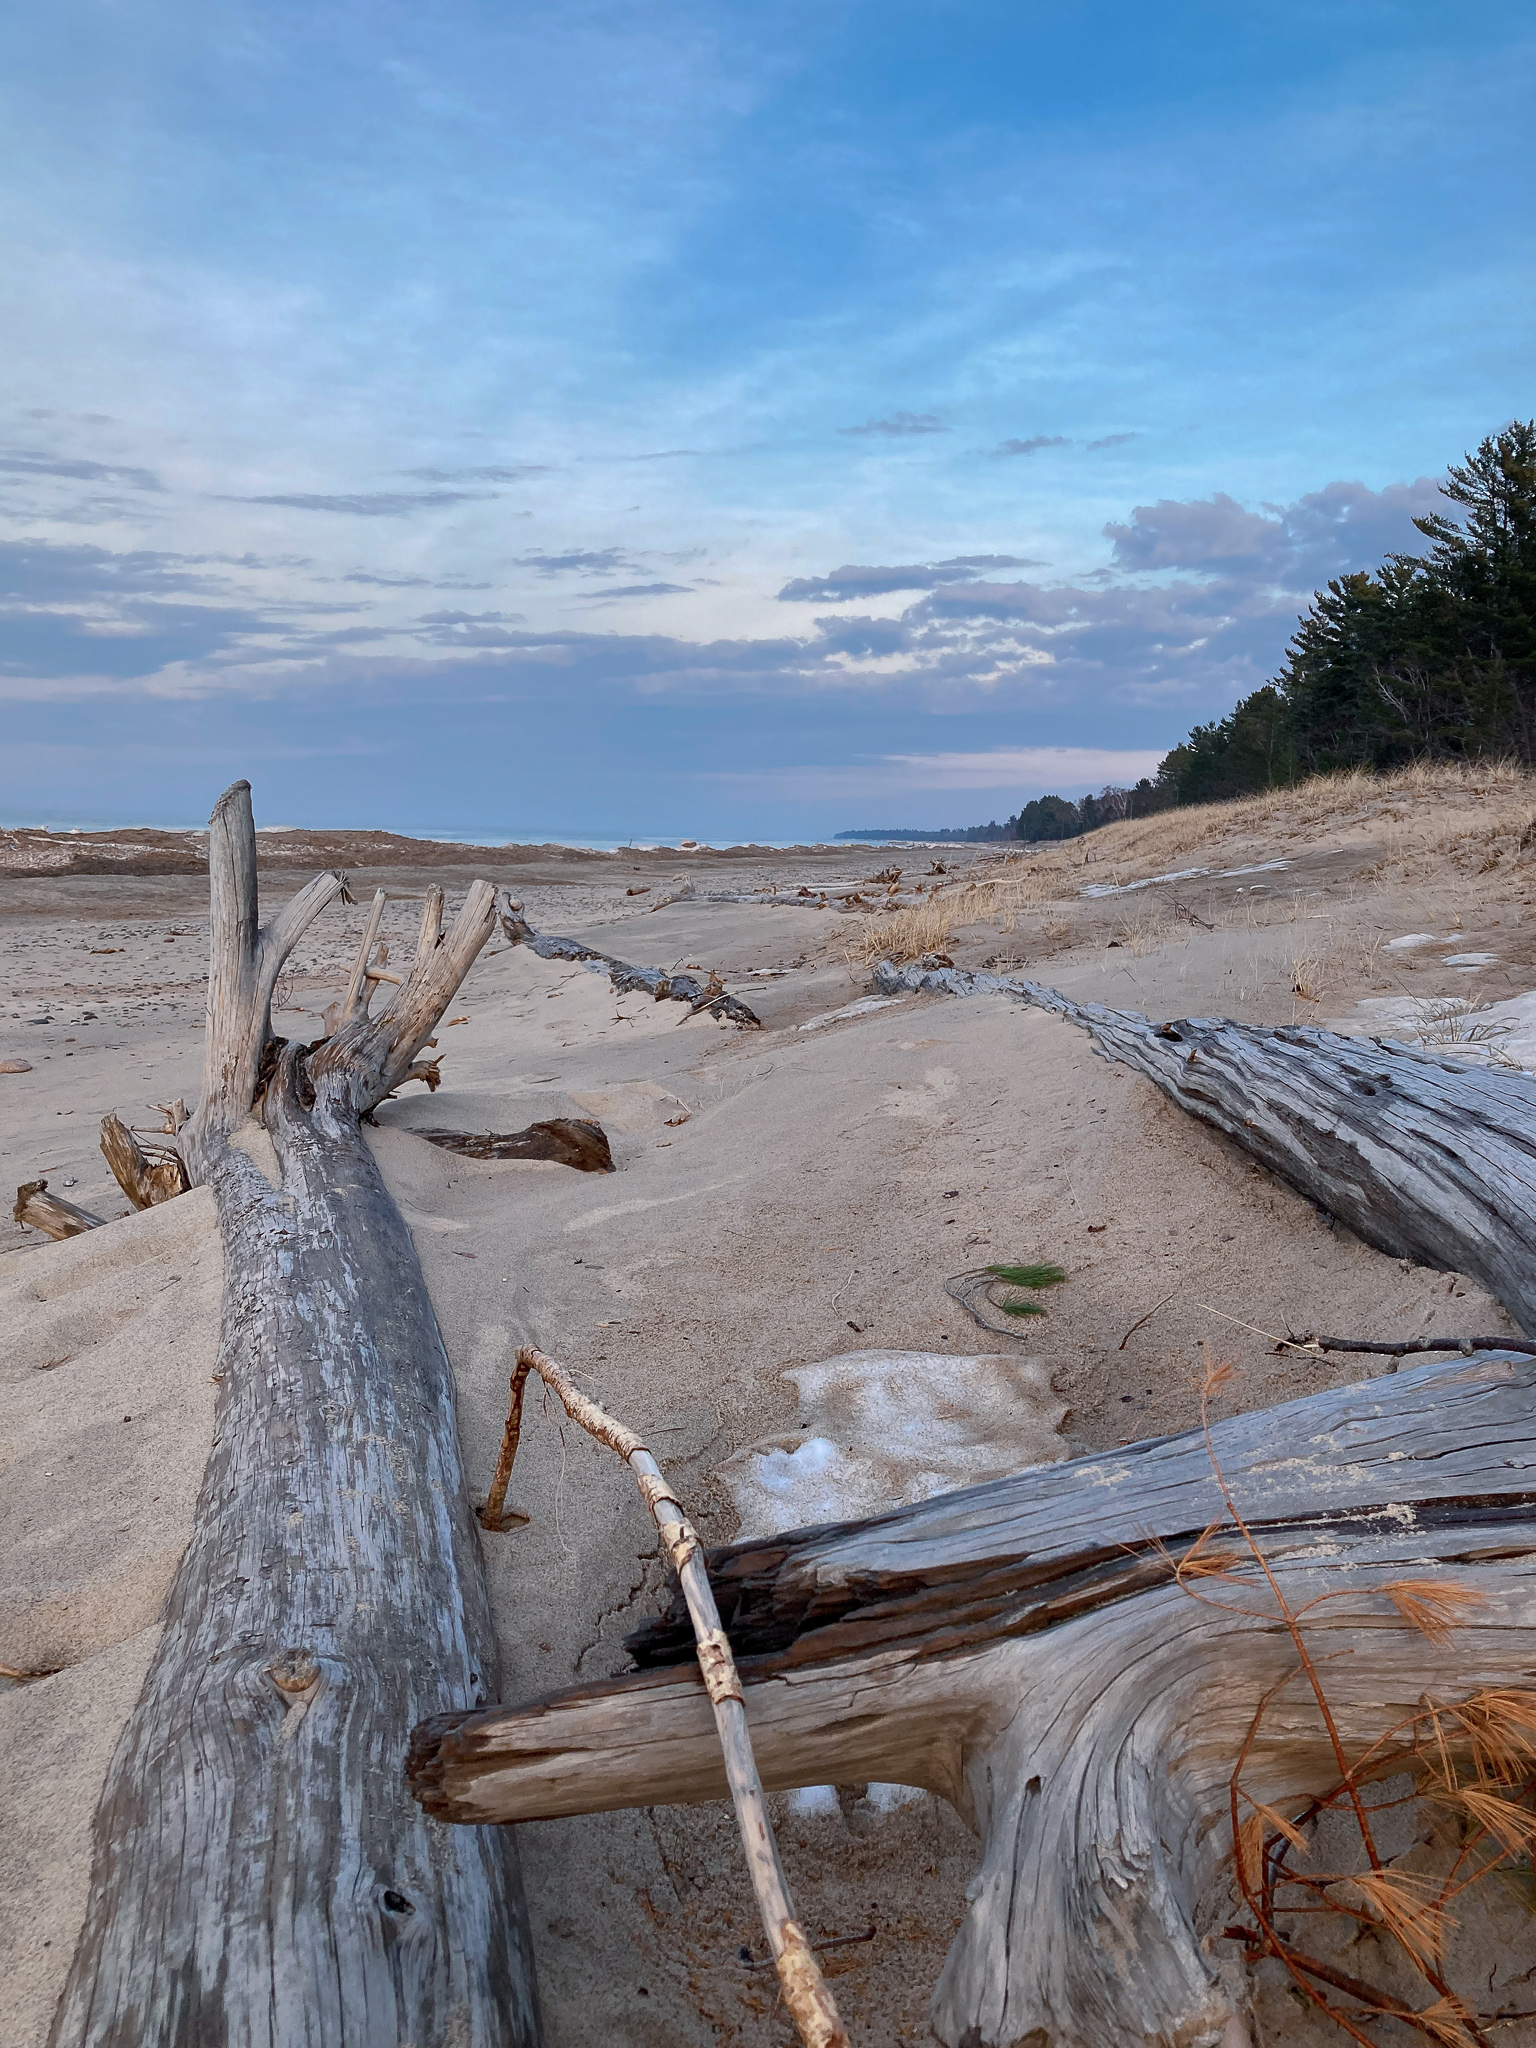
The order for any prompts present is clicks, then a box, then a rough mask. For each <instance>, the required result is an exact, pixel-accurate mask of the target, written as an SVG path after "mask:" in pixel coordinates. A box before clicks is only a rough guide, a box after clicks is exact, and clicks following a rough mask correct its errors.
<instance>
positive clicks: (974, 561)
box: [779, 555, 1045, 604]
mask: <svg viewBox="0 0 1536 2048" xmlns="http://www.w3.org/2000/svg"><path fill="white" fill-rule="evenodd" d="M1044 566H1045V565H1044V563H1043V562H1039V561H1036V560H1034V559H1033V558H1032V557H1030V556H1028V555H953V556H951V557H950V559H949V560H948V561H947V562H907V563H904V564H901V565H898V566H893V567H889V568H884V567H879V568H877V567H874V566H868V565H865V564H863V563H857V562H849V563H845V564H844V566H843V567H842V568H841V569H833V570H831V571H830V572H829V573H828V574H827V575H825V576H796V577H793V578H792V579H791V580H790V581H789V582H788V583H786V584H785V585H784V588H783V589H782V590H781V591H780V592H779V600H780V602H781V603H784V604H846V603H847V602H848V601H849V600H850V599H852V598H859V597H864V598H868V597H884V596H886V595H887V594H888V593H889V592H891V591H893V590H936V589H938V587H939V586H940V585H941V584H945V583H964V582H967V581H969V580H971V579H973V578H975V577H977V576H979V575H980V574H981V572H982V571H983V570H984V569H1040V568H1043V567H1044Z"/></svg>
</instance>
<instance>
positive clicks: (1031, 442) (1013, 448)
mask: <svg viewBox="0 0 1536 2048" xmlns="http://www.w3.org/2000/svg"><path fill="white" fill-rule="evenodd" d="M1071 446H1072V443H1071V442H1070V441H1069V440H1068V439H1067V437H1066V435H1065V434H1031V435H1030V437H1029V439H1028V440H1027V441H1004V442H1003V443H1002V444H1001V446H999V447H997V448H994V449H993V450H992V453H993V454H994V455H1038V454H1039V453H1040V450H1041V449H1042V448H1070V447H1071Z"/></svg>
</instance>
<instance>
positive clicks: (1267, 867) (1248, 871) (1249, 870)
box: [1218, 860, 1290, 878]
mask: <svg viewBox="0 0 1536 2048" xmlns="http://www.w3.org/2000/svg"><path fill="white" fill-rule="evenodd" d="M1289 866H1290V862H1289V861H1288V860H1256V861H1254V863H1253V864H1252V866H1251V867H1246V868H1221V869H1220V870H1219V871H1218V872H1219V873H1220V874H1221V875H1222V877H1223V878H1225V877H1226V876H1228V875H1267V874H1269V873H1271V872H1272V870H1273V869H1275V868H1288V867H1289Z"/></svg>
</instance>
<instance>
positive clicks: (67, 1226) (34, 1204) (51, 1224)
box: [11, 1180, 107, 1238]
mask: <svg viewBox="0 0 1536 2048" xmlns="http://www.w3.org/2000/svg"><path fill="white" fill-rule="evenodd" d="M11 1214H12V1215H13V1216H14V1217H15V1219H16V1221H17V1222H18V1223H19V1224H21V1226H22V1228H23V1229H25V1230H40V1231H41V1232H42V1233H43V1235H44V1237H52V1238H61V1237H78V1236H79V1235H80V1233H81V1231H82V1230H99V1229H100V1228H101V1226H102V1225H103V1224H104V1223H105V1222H106V1220H107V1219H106V1217H105V1216H93V1215H92V1213H91V1211H90V1210H89V1209H77V1208H76V1207H75V1205H74V1203H73V1202H66V1201H65V1200H64V1198H63V1196H62V1195H50V1194H49V1192H48V1183H47V1181H46V1180H29V1181H24V1182H23V1183H22V1185H21V1186H20V1187H19V1188H18V1189H17V1190H16V1206H15V1208H14V1209H12V1211H11Z"/></svg>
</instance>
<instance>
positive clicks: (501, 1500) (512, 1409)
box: [475, 1352, 531, 1536]
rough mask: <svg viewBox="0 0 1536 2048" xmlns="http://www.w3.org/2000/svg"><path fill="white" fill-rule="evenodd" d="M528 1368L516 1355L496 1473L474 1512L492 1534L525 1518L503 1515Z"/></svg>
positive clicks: (520, 1426)
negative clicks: (510, 1395) (479, 1506)
mask: <svg viewBox="0 0 1536 2048" xmlns="http://www.w3.org/2000/svg"><path fill="white" fill-rule="evenodd" d="M530 1370H531V1368H530V1367H529V1366H527V1365H525V1364H524V1363H523V1356H522V1353H521V1352H519V1353H518V1357H517V1369H516V1371H515V1372H514V1373H513V1375H512V1388H511V1393H512V1398H511V1400H510V1402H509V1403H508V1405H507V1426H506V1428H505V1429H504V1430H503V1431H502V1433H501V1450H500V1452H499V1453H498V1454H497V1458H496V1470H495V1472H494V1474H493V1475H492V1478H491V1490H490V1492H489V1493H488V1494H487V1495H486V1497H485V1506H484V1507H483V1508H477V1509H476V1510H475V1513H476V1515H477V1517H478V1519H479V1522H480V1526H481V1527H482V1528H483V1529H489V1530H491V1531H492V1533H493V1534H495V1535H498V1536H500V1535H503V1534H505V1532H506V1531H507V1530H508V1529H514V1528H517V1527H519V1526H520V1525H521V1524H522V1523H524V1522H526V1521H527V1519H528V1517H527V1516H526V1515H520V1514H518V1513H517V1511H516V1510H515V1509H514V1510H513V1512H512V1514H511V1515H508V1514H507V1513H506V1505H507V1482H508V1480H509V1479H510V1478H511V1477H512V1460H513V1459H514V1458H515V1457H516V1456H517V1440H518V1438H519V1436H520V1435H521V1434H522V1429H523V1389H524V1387H525V1386H526V1384H527V1380H528V1374H529V1371H530Z"/></svg>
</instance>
